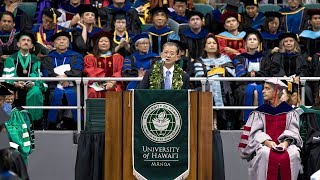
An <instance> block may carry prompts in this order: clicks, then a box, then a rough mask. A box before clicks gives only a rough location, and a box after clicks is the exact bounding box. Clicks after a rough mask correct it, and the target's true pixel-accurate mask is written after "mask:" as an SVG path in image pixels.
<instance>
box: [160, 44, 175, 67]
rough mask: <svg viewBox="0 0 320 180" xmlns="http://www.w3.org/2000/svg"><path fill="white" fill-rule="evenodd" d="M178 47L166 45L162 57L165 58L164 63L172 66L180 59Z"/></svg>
mask: <svg viewBox="0 0 320 180" xmlns="http://www.w3.org/2000/svg"><path fill="white" fill-rule="evenodd" d="M177 52H178V49H177V47H176V46H171V45H170V46H164V48H163V50H162V53H161V58H162V59H165V61H164V63H165V64H166V65H168V66H167V67H172V66H173V65H174V63H175V62H176V61H177V60H178V58H179V55H178V54H177Z"/></svg>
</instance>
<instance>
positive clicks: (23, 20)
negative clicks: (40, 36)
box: [0, 5, 33, 32]
mask: <svg viewBox="0 0 320 180" xmlns="http://www.w3.org/2000/svg"><path fill="white" fill-rule="evenodd" d="M5 11H6V8H5V5H3V6H1V7H0V12H5ZM13 14H14V23H15V26H14V28H15V29H16V30H17V31H20V32H31V30H32V26H33V24H32V20H31V19H30V17H29V16H28V15H27V14H26V13H25V12H24V11H23V10H21V9H19V8H16V10H15V11H14V13H13Z"/></svg>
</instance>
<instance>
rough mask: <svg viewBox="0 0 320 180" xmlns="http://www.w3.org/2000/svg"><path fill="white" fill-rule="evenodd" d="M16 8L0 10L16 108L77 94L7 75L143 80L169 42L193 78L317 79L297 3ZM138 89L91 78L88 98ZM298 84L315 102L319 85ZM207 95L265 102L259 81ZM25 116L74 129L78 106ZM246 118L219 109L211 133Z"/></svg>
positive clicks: (64, 84)
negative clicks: (263, 7)
mask: <svg viewBox="0 0 320 180" xmlns="http://www.w3.org/2000/svg"><path fill="white" fill-rule="evenodd" d="M19 3H21V0H20V1H19V0H4V4H3V5H2V6H1V7H0V11H1V15H0V50H1V51H0V57H1V59H0V60H1V63H0V74H1V75H2V76H3V77H6V78H8V82H9V83H11V84H13V85H15V88H16V89H15V93H14V95H12V96H14V98H12V96H11V97H8V103H9V104H13V105H14V106H24V105H30V106H31V105H32V106H42V105H49V106H60V105H67V106H75V105H76V103H77V102H76V99H77V98H76V97H77V94H76V91H75V84H74V82H71V81H59V82H50V83H49V82H48V83H45V82H42V81H37V82H28V81H12V80H10V77H40V76H43V77H81V76H83V77H143V76H144V72H145V71H146V70H148V69H151V68H152V66H153V64H154V63H155V62H156V61H161V58H160V57H159V55H160V53H161V52H162V45H163V44H164V43H166V42H168V41H172V42H174V43H176V44H178V46H179V47H180V52H179V60H178V61H177V62H176V63H177V64H178V65H179V66H180V67H181V68H182V69H183V70H184V71H185V72H186V73H188V74H189V76H190V77H208V78H210V77H272V76H273V77H289V76H291V77H293V83H299V77H319V76H320V74H319V72H320V71H319V70H318V69H319V68H320V64H319V56H320V54H319V53H320V41H319V38H320V10H319V9H310V8H309V9H307V8H305V7H304V6H303V4H302V2H300V0H288V5H287V6H284V7H281V9H278V8H274V9H272V8H271V9H268V11H266V12H261V11H260V10H259V1H256V0H242V1H241V2H237V1H226V5H224V6H222V7H220V8H218V9H213V8H212V11H211V10H209V11H208V9H206V10H205V8H204V9H203V10H202V8H201V6H200V8H199V4H198V8H197V9H198V10H199V11H196V10H195V9H194V2H193V1H192V0H169V1H150V2H149V1H143V0H137V1H134V2H131V1H128V0H127V1H126V0H113V1H107V0H103V1H94V2H91V1H89V0H84V1H83V2H82V1H80V0H69V1H45V0H43V1H42V0H40V1H38V2H37V12H36V13H35V14H31V17H32V16H34V18H31V17H30V13H29V14H27V13H28V12H29V11H28V10H27V9H24V8H23V6H19ZM274 7H276V6H274ZM241 9H242V10H243V12H241V11H242V10H241ZM24 37H29V39H30V43H31V44H30V43H28V42H27V41H28V38H24ZM135 88H139V82H115V81H107V82H90V83H89V89H88V97H89V98H102V97H104V93H103V92H104V91H124V90H127V89H135ZM191 88H193V89H200V88H201V85H200V83H197V82H195V83H192V86H191ZM305 88H306V104H307V105H312V104H313V103H314V99H315V98H316V97H317V94H318V93H317V92H318V83H310V82H307V84H306V85H305ZM207 89H209V88H208V87H207ZM212 89H213V98H214V99H213V102H214V105H215V106H230V105H231V106H232V105H237V106H242V105H247V106H252V105H261V104H262V103H263V97H262V84H261V83H259V82H249V83H244V82H241V83H240V82H213V84H212ZM296 93H297V92H296ZM298 93H300V91H298ZM78 96H79V94H78ZM13 99H14V100H13ZM29 111H30V114H31V118H32V120H33V122H34V123H35V126H36V129H41V128H49V129H64V128H67V129H70V128H75V127H76V126H75V124H76V119H77V117H76V116H77V114H76V111H75V110H55V109H52V110H49V111H48V112H43V110H42V109H34V110H29ZM239 113H241V114H242V115H241V116H239ZM249 113H250V111H249V110H246V111H243V112H240V111H238V110H234V111H232V113H229V112H226V111H218V127H219V129H239V128H241V126H242V125H243V124H244V122H245V121H246V120H247V118H248V115H249ZM46 122H48V123H46Z"/></svg>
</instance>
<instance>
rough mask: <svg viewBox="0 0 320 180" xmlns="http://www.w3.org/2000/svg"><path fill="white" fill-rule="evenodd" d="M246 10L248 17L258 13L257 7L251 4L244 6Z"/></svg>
mask: <svg viewBox="0 0 320 180" xmlns="http://www.w3.org/2000/svg"><path fill="white" fill-rule="evenodd" d="M246 12H247V14H248V16H249V17H251V18H254V17H256V16H257V15H258V12H259V8H258V7H257V6H255V5H252V6H246Z"/></svg>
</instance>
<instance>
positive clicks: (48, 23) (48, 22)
mask: <svg viewBox="0 0 320 180" xmlns="http://www.w3.org/2000/svg"><path fill="white" fill-rule="evenodd" d="M42 25H43V28H44V29H45V30H51V29H53V28H54V23H53V19H52V18H50V17H48V16H46V15H42Z"/></svg>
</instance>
